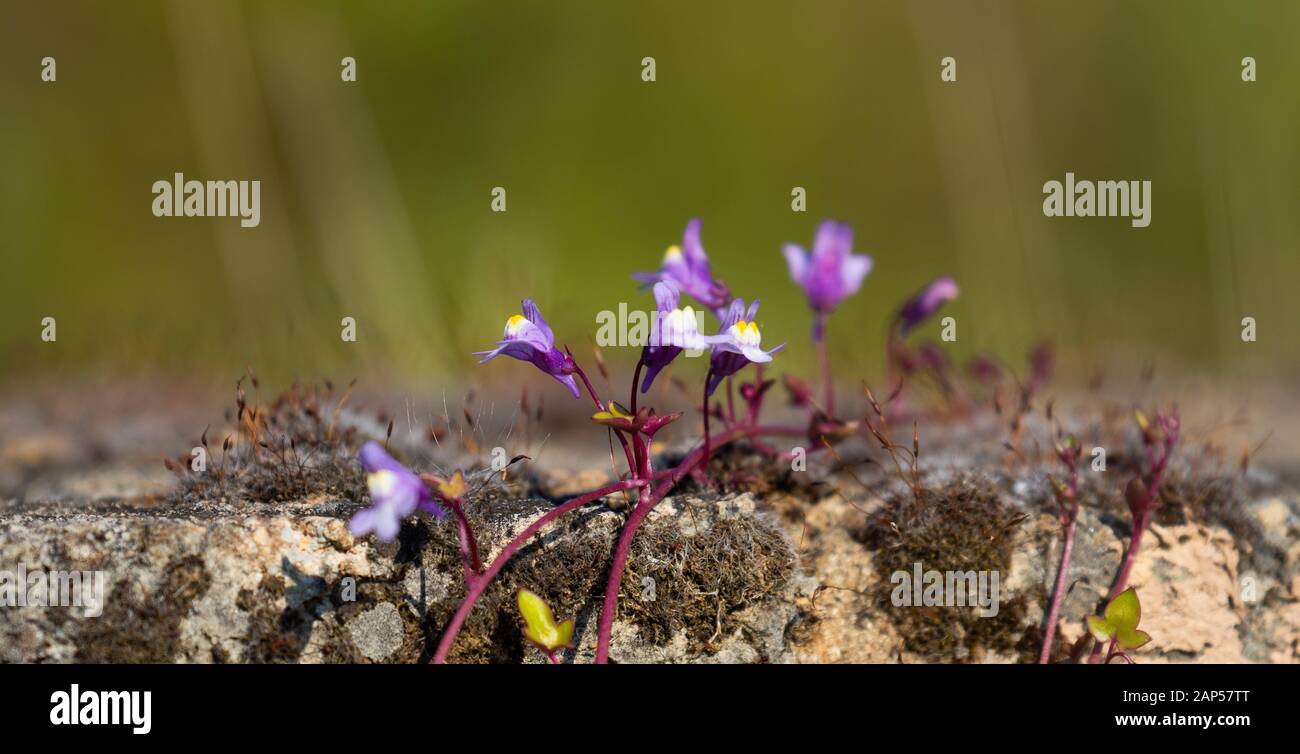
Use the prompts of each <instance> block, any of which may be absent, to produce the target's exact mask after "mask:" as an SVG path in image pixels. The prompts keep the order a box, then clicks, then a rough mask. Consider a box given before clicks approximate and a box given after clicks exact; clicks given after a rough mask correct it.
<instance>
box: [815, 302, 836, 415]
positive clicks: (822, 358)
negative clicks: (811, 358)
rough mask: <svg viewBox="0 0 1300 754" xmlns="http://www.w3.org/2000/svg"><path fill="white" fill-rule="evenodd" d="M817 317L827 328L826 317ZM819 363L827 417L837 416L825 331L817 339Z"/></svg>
mask: <svg viewBox="0 0 1300 754" xmlns="http://www.w3.org/2000/svg"><path fill="white" fill-rule="evenodd" d="M817 316H818V317H819V318H820V319H821V320H822V322H821V325H820V327H821V328H824V327H825V326H826V325H825V317H822V315H820V314H819V315H817ZM817 361H818V363H819V364H820V365H821V370H822V390H823V391H824V393H825V401H826V415H827V416H834V415H835V381H834V379H833V378H832V377H831V355H830V351H829V350H828V349H827V347H826V333H825V330H822V331H821V337H820V338H818V339H817Z"/></svg>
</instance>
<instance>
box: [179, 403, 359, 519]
mask: <svg viewBox="0 0 1300 754" xmlns="http://www.w3.org/2000/svg"><path fill="white" fill-rule="evenodd" d="M243 383H244V381H243V380H242V379H241V380H240V381H239V382H238V383H236V385H235V406H234V410H233V411H227V412H226V421H227V425H228V426H227V427H226V428H225V429H223V430H221V431H220V432H219V433H215V434H214V433H212V432H211V429H210V428H209V429H205V430H204V432H203V434H202V436H201V437H200V438H199V440H198V442H197V443H196V445H195V447H202V448H203V449H204V454H205V455H206V457H207V458H206V468H205V469H203V470H202V471H196V470H194V469H193V468H192V465H191V464H192V460H193V455H192V452H186V453H182V454H180V455H179V456H177V457H176V458H168V459H165V463H166V465H167V468H168V469H170V470H171V471H172V473H174V474H175V475H176V476H177V478H178V479H179V484H178V486H177V488H176V490H175V491H174V492H173V493H172V498H173V499H174V500H176V501H178V502H181V501H183V502H195V501H199V500H214V499H222V498H226V499H238V500H246V501H252V502H260V503H270V502H279V501H287V500H300V499H303V498H306V497H311V496H314V495H322V494H325V495H335V496H340V497H350V498H352V499H354V500H357V499H362V495H363V493H364V491H365V481H364V477H363V475H362V473H361V467H360V465H359V464H358V463H357V462H356V451H357V449H358V448H359V447H360V445H361V443H362V442H363V441H364V440H365V438H364V437H362V436H360V433H359V432H358V431H357V429H356V427H354V426H351V425H349V424H347V423H346V422H341V421H340V416H341V414H342V411H343V409H344V407H345V406H346V405H347V401H348V397H349V394H350V393H351V387H349V388H348V390H346V391H344V393H343V394H342V395H341V396H339V397H338V398H335V397H334V391H333V386H332V385H331V384H329V383H325V384H324V385H310V386H303V385H298V384H295V385H294V386H293V387H291V388H290V389H289V390H287V391H285V392H284V393H282V394H280V395H279V396H277V397H276V398H275V400H273V401H271V403H270V404H268V405H266V406H262V405H260V403H259V402H258V401H257V400H256V399H255V400H254V401H253V402H252V403H251V404H250V403H249V400H248V394H247V392H246V391H245V389H244V385H243ZM252 384H253V385H254V386H255V389H256V379H255V378H254V379H253V382H252Z"/></svg>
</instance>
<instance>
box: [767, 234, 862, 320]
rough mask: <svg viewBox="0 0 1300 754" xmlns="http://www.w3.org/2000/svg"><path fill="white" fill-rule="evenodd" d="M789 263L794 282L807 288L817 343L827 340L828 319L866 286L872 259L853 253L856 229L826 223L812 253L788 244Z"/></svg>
mask: <svg viewBox="0 0 1300 754" xmlns="http://www.w3.org/2000/svg"><path fill="white" fill-rule="evenodd" d="M784 252H785V261H786V264H788V265H789V267H790V279H791V280H793V281H794V282H795V283H796V284H797V285H799V286H800V287H801V288H803V292H804V295H805V296H807V297H808V305H809V306H811V307H812V310H813V312H814V313H815V314H816V316H815V317H813V333H812V337H813V340H817V341H820V340H821V339H822V337H823V334H824V333H823V329H824V326H825V320H826V316H827V315H829V314H830V313H831V312H832V311H834V309H835V307H836V306H838V305H839V303H840V302H841V301H843V300H844V299H845V298H847V297H849V296H852V295H853V294H854V293H857V292H858V289H859V288H861V287H862V281H863V279H865V278H866V277H867V273H869V272H871V265H872V261H871V257H869V256H866V255H864V254H854V253H853V229H852V228H850V227H849V226H847V225H843V224H841V223H837V222H835V221H833V220H826V221H824V222H823V223H822V224H821V225H820V226H818V227H817V236H816V238H814V239H813V248H812V253H811V254H809V253H808V252H806V251H804V249H803V247H802V246H799V245H797V244H792V243H790V244H786V245H785V249H784Z"/></svg>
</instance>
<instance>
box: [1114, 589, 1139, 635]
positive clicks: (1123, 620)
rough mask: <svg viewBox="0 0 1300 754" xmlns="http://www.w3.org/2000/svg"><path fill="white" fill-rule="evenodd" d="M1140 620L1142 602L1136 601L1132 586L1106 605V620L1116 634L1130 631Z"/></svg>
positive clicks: (1136, 594) (1135, 593)
mask: <svg viewBox="0 0 1300 754" xmlns="http://www.w3.org/2000/svg"><path fill="white" fill-rule="evenodd" d="M1141 620H1142V604H1141V603H1140V602H1138V593H1137V590H1136V589H1134V588H1133V587H1129V588H1128V589H1125V590H1124V591H1123V592H1121V593H1120V594H1119V596H1117V597H1116V598H1115V599H1113V600H1111V601H1110V604H1109V605H1107V606H1106V622H1107V623H1109V624H1110V626H1111V628H1112V629H1114V633H1115V634H1116V635H1119V634H1122V633H1124V632H1125V631H1132V630H1133V629H1135V628H1137V625H1138V622H1139V621H1141Z"/></svg>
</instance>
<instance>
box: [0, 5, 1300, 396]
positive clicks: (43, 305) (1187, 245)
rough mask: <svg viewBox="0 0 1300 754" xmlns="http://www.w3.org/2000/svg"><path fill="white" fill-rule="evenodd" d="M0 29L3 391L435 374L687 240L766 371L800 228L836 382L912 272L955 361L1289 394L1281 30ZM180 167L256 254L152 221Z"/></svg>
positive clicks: (315, 10)
mask: <svg viewBox="0 0 1300 754" xmlns="http://www.w3.org/2000/svg"><path fill="white" fill-rule="evenodd" d="M0 18H2V19H3V22H2V23H0V40H2V42H0V102H3V103H4V105H3V112H4V117H0V165H3V172H4V179H3V180H0V206H3V208H4V211H3V216H4V223H3V227H2V228H0V249H3V272H0V281H3V283H0V315H2V316H0V361H2V363H3V365H4V366H3V370H4V373H5V374H6V375H13V374H22V373H27V372H43V371H48V370H70V369H74V368H85V369H101V368H105V367H112V368H122V369H129V370H134V369H142V370H155V371H162V372H169V373H188V372H194V371H199V370H203V369H207V368H209V367H216V368H220V369H224V370H226V371H228V372H231V373H232V374H233V373H237V372H238V371H239V368H240V367H241V366H242V365H243V364H246V363H248V364H253V365H255V366H256V368H257V369H258V370H259V372H260V373H261V374H263V376H264V377H270V378H275V377H282V378H288V377H292V376H295V375H315V374H321V373H326V372H330V371H333V372H335V373H339V372H342V373H349V372H350V373H356V372H357V371H359V370H368V371H372V372H374V371H378V372H381V373H387V374H389V375H390V376H392V377H394V378H399V379H412V378H435V377H440V376H445V375H448V374H451V373H453V372H461V371H463V370H464V369H465V368H467V366H468V365H469V364H471V363H472V358H471V357H470V356H469V352H470V351H472V350H475V349H479V348H483V347H487V346H489V345H490V344H491V342H492V341H493V340H494V339H495V338H496V337H497V336H498V335H499V333H500V329H501V326H502V324H503V323H504V321H505V319H506V317H507V316H508V315H510V314H512V313H514V312H515V311H516V310H517V307H518V300H519V299H520V298H523V297H524V296H532V297H534V298H536V299H537V300H538V302H539V303H540V304H541V306H542V309H543V311H544V312H545V313H546V315H547V316H548V318H550V320H551V324H552V325H553V326H554V327H555V329H556V331H557V333H558V334H559V335H560V337H561V338H562V339H563V340H566V341H568V342H569V343H571V344H573V345H574V347H575V349H578V348H580V347H583V348H585V343H584V342H583V340H584V338H585V337H587V333H591V332H594V330H595V314H596V312H597V311H599V310H601V309H617V307H618V304H619V302H628V303H629V304H630V305H632V306H637V305H645V306H648V305H649V301H650V299H649V296H648V294H639V293H637V291H636V288H635V286H634V284H633V283H632V281H631V280H630V278H629V275H630V273H632V272H633V271H639V270H649V269H654V268H655V267H656V266H657V265H658V262H659V259H660V257H661V255H662V253H663V251H664V248H665V247H666V246H668V245H669V244H671V243H676V242H678V241H679V240H680V235H681V231H682V228H683V226H684V225H685V223H686V221H687V220H688V219H689V218H690V217H692V216H697V215H698V216H700V217H702V218H703V221H704V225H703V228H704V233H703V237H704V242H705V246H706V248H707V249H708V251H709V253H710V255H711V257H712V259H713V262H714V265H715V269H716V270H717V271H718V272H719V274H720V275H721V276H722V277H723V278H724V279H726V280H727V281H728V282H729V283H730V284H731V286H732V289H733V291H734V292H735V293H736V294H737V295H740V296H743V297H745V298H746V299H750V298H754V297H758V298H761V299H762V300H763V309H762V316H761V322H762V325H763V333H764V342H765V344H769V345H772V344H775V343H777V342H780V341H782V340H788V341H790V342H791V344H792V345H791V347H790V348H789V350H788V351H787V352H786V354H785V355H784V356H783V358H789V359H794V360H797V361H801V362H811V356H812V351H811V348H810V346H809V345H808V343H807V337H806V335H807V331H808V325H809V315H808V313H807V310H806V308H805V306H804V303H803V300H802V297H801V294H800V292H799V291H798V289H797V288H796V287H795V286H794V285H793V284H792V283H790V281H789V280H788V278H787V275H786V269H785V264H784V261H783V260H782V258H781V255H780V248H781V244H782V243H783V242H786V241H793V242H798V243H800V244H803V245H805V246H806V245H808V243H809V242H810V241H811V236H812V233H813V230H814V228H815V226H816V223H817V221H818V220H819V219H821V218H823V217H833V218H836V219H839V220H842V221H845V222H848V223H850V224H851V225H852V226H853V227H854V228H855V230H856V232H857V241H856V245H857V248H858V250H859V251H862V252H865V253H869V254H871V255H873V256H874V257H875V259H876V268H875V271H874V272H873V273H872V274H871V276H870V277H869V278H868V280H867V282H866V284H865V286H864V288H863V292H862V293H861V294H860V295H859V296H857V297H855V298H853V299H850V300H849V301H848V302H846V303H845V304H844V306H843V307H842V309H841V311H840V312H839V313H838V314H837V315H836V317H835V318H834V319H832V322H831V343H833V344H834V347H835V348H837V349H838V351H839V353H838V354H837V360H838V362H839V364H841V365H842V366H841V367H840V368H841V369H844V370H859V371H861V372H866V373H871V372H878V371H879V369H880V360H881V351H882V345H883V344H882V340H883V334H884V325H885V320H886V318H887V313H888V312H889V311H890V310H891V309H892V308H893V307H894V306H896V304H897V303H898V301H899V300H900V299H901V298H903V297H904V296H906V295H907V294H909V293H911V292H913V291H914V290H915V289H916V288H918V287H919V286H920V285H922V284H923V283H924V282H926V281H927V280H928V279H929V278H931V277H933V276H934V275H936V274H940V273H950V274H952V275H953V276H955V277H956V278H957V279H958V281H959V282H960V284H961V287H962V297H961V299H960V300H959V301H958V302H956V304H954V305H953V306H952V307H951V309H950V313H952V314H954V315H955V316H957V318H958V321H959V333H958V335H959V339H958V342H957V344H956V346H955V350H956V352H957V355H958V356H959V357H960V356H962V355H966V354H970V353H972V352H975V351H983V350H993V351H997V352H1001V353H1003V354H1004V355H1006V356H1008V357H1009V358H1011V357H1014V358H1015V359H1016V360H1017V361H1018V360H1019V357H1020V354H1022V353H1023V352H1024V351H1025V350H1026V349H1027V347H1028V346H1029V344H1031V343H1032V342H1034V341H1036V340H1037V339H1039V338H1041V337H1051V338H1053V339H1054V340H1055V341H1056V342H1057V344H1058V347H1059V349H1060V353H1061V357H1062V363H1063V366H1065V367H1066V368H1067V369H1068V367H1069V365H1071V364H1074V365H1089V366H1088V368H1091V365H1094V364H1095V365H1100V364H1109V363H1115V362H1117V361H1119V362H1122V361H1123V360H1125V359H1131V358H1133V355H1134V354H1136V355H1137V358H1139V359H1143V360H1150V359H1163V360H1167V361H1168V362H1170V363H1176V364H1179V365H1190V366H1191V368H1192V369H1194V370H1195V371H1202V370H1203V371H1206V372H1211V373H1214V372H1218V373H1237V372H1243V371H1245V372H1251V373H1256V372H1268V373H1275V374H1284V373H1287V372H1288V371H1290V370H1294V369H1295V367H1296V366H1297V365H1300V347H1297V346H1296V343H1297V342H1298V341H1300V339H1298V338H1297V337H1296V335H1295V327H1296V324H1297V323H1298V322H1300V296H1297V295H1296V290H1297V288H1298V287H1300V254H1298V253H1297V250H1298V247H1300V214H1298V213H1297V211H1296V208H1297V207H1300V138H1298V136H1300V98H1297V97H1296V96H1295V92H1296V91H1298V90H1300V48H1298V47H1297V45H1296V44H1295V30H1296V29H1297V28H1300V4H1296V3H1290V2H1282V1H1278V2H1247V3H1227V2H1185V1H1181V0H1165V1H1162V2H1141V3H1133V2H1127V1H1125V0H1108V1H1105V2H1090V3H1079V4H1073V3H1071V4H1067V3H1043V2H1032V1H1029V0H1026V1H1025V2H981V3H969V2H933V3H927V2H906V3H905V2H901V0H900V1H898V2H862V1H861V0H857V1H852V2H849V1H846V2H814V3H779V4H778V3H766V2H762V3H755V2H739V1H737V2H697V1H694V0H674V1H668V2H653V3H611V2H602V1H599V0H590V1H583V2H576V1H572V0H566V1H563V2H553V1H552V2H500V3H484V2H468V1H464V2H433V3H392V2H388V3H321V2H314V1H313V2H303V1H299V2H279V1H277V2H261V3H232V2H205V3H192V2H182V1H180V0H178V1H177V2H173V3H166V2H146V1H144V0H141V1H139V2H131V3H113V4H106V3H99V2H67V3H58V4H44V3H20V2H11V1H10V0H4V2H3V3H2V4H0ZM47 55H49V56H54V57H55V58H56V59H57V66H58V68H57V72H58V81H57V83H54V84H45V83H42V82H41V81H40V75H39V74H40V60H41V58H42V57H44V56H47ZM347 55H350V56H354V57H355V58H356V60H357V70H358V79H359V80H358V82H357V83H355V84H348V83H343V82H342V81H340V76H339V72H340V65H339V61H340V58H342V57H343V56H347ZM1247 55H1249V56H1253V57H1254V58H1255V59H1256V60H1257V61H1258V81H1257V82H1255V83H1250V84H1247V83H1243V82H1242V81H1241V77H1240V71H1241V63H1240V61H1241V58H1243V57H1244V56H1247ZM645 56H654V57H655V59H656V67H657V71H656V73H657V78H658V80H657V81H655V82H654V83H645V82H643V81H642V80H641V61H642V58H644V57H645ZM944 56H953V57H955V58H956V59H957V61H958V81H957V82H956V83H953V84H945V83H942V82H941V81H940V78H939V71H940V59H941V58H942V57H944ZM178 171H179V172H183V173H185V175H186V177H188V178H197V179H200V180H205V179H259V180H261V181H262V221H261V225H260V226H259V227H257V228H254V229H242V228H240V227H239V224H238V221H237V220H232V219H218V218H214V219H206V218H205V219H169V218H163V219H158V218H155V217H153V216H152V214H151V212H150V205H151V200H152V195H151V194H150V187H151V185H152V183H153V182H154V181H155V180H159V179H168V178H170V177H171V176H172V175H173V173H175V172H178ZM1067 171H1071V172H1074V173H1075V174H1076V175H1078V176H1079V177H1081V178H1093V179H1134V180H1151V181H1152V182H1153V195H1154V199H1153V207H1152V223H1151V226H1150V227H1148V228H1145V229H1136V228H1132V227H1130V225H1129V224H1128V222H1127V221H1126V220H1122V219H1100V218H1098V219H1076V218H1070V219H1048V218H1045V217H1044V216H1043V214H1042V211H1041V203H1042V185H1043V182H1044V181H1047V180H1049V179H1058V180H1059V179H1062V178H1063V177H1064V174H1065V173H1066V172H1067ZM494 186H503V187H505V188H506V190H507V192H508V211H507V212H506V213H504V214H494V213H492V212H491V211H490V210H489V202H490V191H491V189H492V187H494ZM795 186H802V187H805V188H806V189H807V192H808V212H807V213H806V214H796V213H793V212H791V211H790V192H791V189H792V187H795ZM45 316H55V317H57V319H58V338H59V339H58V342H57V344H56V345H49V344H42V343H41V342H40V340H39V334H40V320H41V318H42V317H45ZM344 316H353V317H355V318H356V319H357V321H358V342H357V343H355V344H345V343H342V342H341V341H340V338H339V330H340V325H339V323H340V320H341V318H342V317H344ZM1243 316H1253V317H1255V318H1256V319H1257V321H1258V329H1259V342H1257V343H1253V344H1243V343H1242V342H1241V340H1240V337H1239V333H1240V320H1241V318H1242V317H1243ZM607 356H608V357H609V358H610V359H611V360H616V359H620V358H622V356H623V355H621V354H607ZM625 356H626V360H627V361H629V362H630V360H631V359H632V358H634V357H633V355H632V352H631V351H629V352H628V353H627V354H626V355H625ZM842 373H843V372H842Z"/></svg>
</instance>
